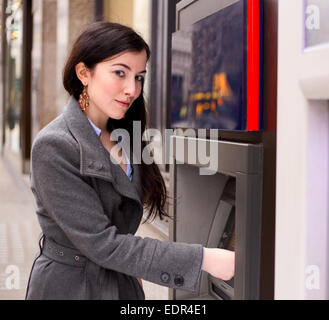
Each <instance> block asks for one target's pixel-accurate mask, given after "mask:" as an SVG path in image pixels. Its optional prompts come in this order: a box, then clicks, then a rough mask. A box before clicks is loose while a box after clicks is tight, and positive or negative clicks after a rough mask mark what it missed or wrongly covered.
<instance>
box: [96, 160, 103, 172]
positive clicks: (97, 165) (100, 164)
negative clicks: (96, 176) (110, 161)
mask: <svg viewBox="0 0 329 320" xmlns="http://www.w3.org/2000/svg"><path fill="white" fill-rule="evenodd" d="M103 168H104V166H103V164H102V163H100V162H98V163H97V164H96V170H98V171H100V170H103Z"/></svg>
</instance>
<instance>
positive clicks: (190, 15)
mask: <svg viewBox="0 0 329 320" xmlns="http://www.w3.org/2000/svg"><path fill="white" fill-rule="evenodd" d="M238 1H239V0H222V1H214V0H202V1H197V0H183V1H180V2H179V3H178V4H177V6H176V30H180V29H182V28H184V27H187V26H190V25H191V24H193V23H195V22H197V21H199V20H201V19H203V18H205V17H208V16H209V15H211V14H213V13H214V12H216V11H219V10H221V9H224V8H226V7H227V6H229V5H231V4H233V3H235V2H238ZM192 4H193V6H191V5H192Z"/></svg>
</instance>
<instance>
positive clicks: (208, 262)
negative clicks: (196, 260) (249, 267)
mask: <svg viewBox="0 0 329 320" xmlns="http://www.w3.org/2000/svg"><path fill="white" fill-rule="evenodd" d="M234 264H235V253H234V251H229V250H225V249H217V248H204V256H203V264H202V270H203V271H206V272H208V273H210V274H211V275H212V276H213V277H215V278H220V279H222V280H225V281H227V280H230V279H232V278H233V276H234Z"/></svg>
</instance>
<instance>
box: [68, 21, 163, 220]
mask: <svg viewBox="0 0 329 320" xmlns="http://www.w3.org/2000/svg"><path fill="white" fill-rule="evenodd" d="M143 50H145V51H146V55H147V60H148V59H149V58H150V54H151V53H150V49H149V46H148V45H147V43H146V42H145V41H144V40H143V38H142V37H141V36H139V35H138V34H137V33H136V32H135V31H134V30H133V29H131V28H129V27H127V26H123V25H121V24H118V23H111V22H106V21H101V22H94V23H91V24H89V25H88V26H87V28H86V29H85V30H84V31H83V32H82V33H81V35H80V36H79V37H78V38H77V40H76V41H75V43H74V45H73V47H72V50H71V54H70V55H69V57H68V60H67V63H66V65H65V68H64V72H63V85H64V88H65V90H66V91H67V92H68V93H69V94H70V95H73V96H74V97H75V98H76V99H77V100H78V99H79V96H80V94H81V92H82V90H83V85H82V83H81V81H80V80H79V79H78V77H77V75H76V71H75V66H76V65H77V64H78V63H79V62H83V63H84V64H85V65H86V67H87V68H88V69H89V70H91V71H92V70H93V69H94V68H95V66H96V64H97V63H99V62H102V61H104V60H107V59H108V58H110V57H112V56H114V55H116V54H118V53H121V52H123V51H137V52H141V51H143ZM133 121H140V123H141V129H142V133H143V132H144V131H145V129H146V127H147V114H146V107H145V100H144V96H143V90H142V92H141V94H140V96H139V97H138V98H137V99H136V100H135V101H134V103H133V104H132V106H131V107H130V108H129V110H128V111H127V113H126V115H125V118H124V119H121V120H114V119H111V118H109V120H108V123H107V128H108V130H109V131H112V130H114V129H117V128H122V129H125V130H127V131H128V132H129V134H130V137H132V136H133ZM130 140H131V143H132V142H133V139H130ZM140 144H141V147H142V150H144V148H145V147H146V142H145V141H143V140H141V142H140ZM139 168H140V172H141V184H142V191H143V199H142V203H143V206H144V207H145V209H147V210H148V216H147V220H148V219H151V218H155V217H156V216H157V215H158V216H159V218H160V219H161V220H162V219H163V217H164V216H167V217H169V215H168V213H167V212H166V211H165V209H164V208H165V205H166V200H167V191H166V186H165V182H164V180H163V177H162V175H161V172H160V170H159V167H158V166H157V164H155V163H152V164H145V163H144V162H143V161H142V162H141V164H139Z"/></svg>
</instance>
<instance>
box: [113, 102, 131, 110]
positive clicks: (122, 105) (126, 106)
mask: <svg viewBox="0 0 329 320" xmlns="http://www.w3.org/2000/svg"><path fill="white" fill-rule="evenodd" d="M115 101H116V102H117V103H118V104H119V105H120V106H121V107H123V108H126V109H128V107H129V105H130V103H129V102H123V101H120V100H115Z"/></svg>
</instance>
